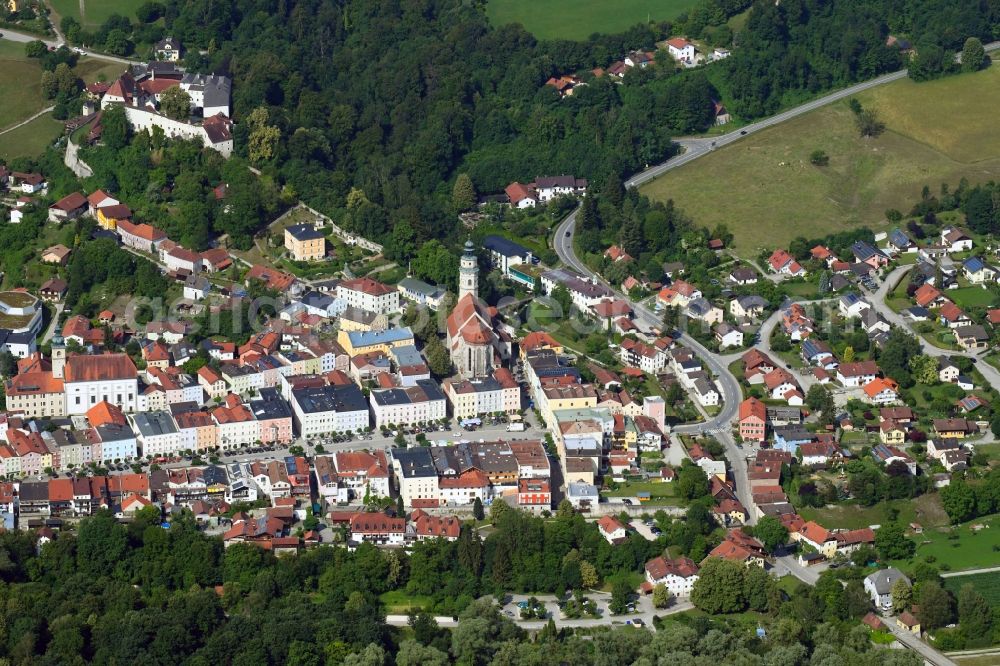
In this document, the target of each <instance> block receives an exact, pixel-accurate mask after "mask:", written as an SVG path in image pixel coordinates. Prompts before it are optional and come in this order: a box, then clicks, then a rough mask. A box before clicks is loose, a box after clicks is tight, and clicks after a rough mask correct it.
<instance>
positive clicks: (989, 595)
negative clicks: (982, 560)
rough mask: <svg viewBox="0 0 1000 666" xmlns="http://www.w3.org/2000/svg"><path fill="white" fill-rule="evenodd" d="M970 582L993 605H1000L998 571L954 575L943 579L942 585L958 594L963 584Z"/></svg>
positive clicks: (999, 575) (999, 576)
mask: <svg viewBox="0 0 1000 666" xmlns="http://www.w3.org/2000/svg"><path fill="white" fill-rule="evenodd" d="M968 584H971V585H972V586H973V587H974V588H976V592H978V593H979V594H981V595H983V597H984V598H985V599H986V601H988V602H990V604H992V605H993V606H994V607H1000V571H993V572H990V573H981V574H972V575H970V576H954V577H950V578H945V579H944V586H945V587H946V588H948V589H949V590H951V591H952V592H954V593H955V595H958V592H959V590H961V589H962V586H963V585H968Z"/></svg>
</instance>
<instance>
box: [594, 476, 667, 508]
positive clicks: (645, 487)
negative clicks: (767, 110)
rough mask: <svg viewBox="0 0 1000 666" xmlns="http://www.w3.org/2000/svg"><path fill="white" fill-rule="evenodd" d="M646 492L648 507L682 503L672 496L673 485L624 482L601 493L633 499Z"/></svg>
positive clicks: (650, 482)
mask: <svg viewBox="0 0 1000 666" xmlns="http://www.w3.org/2000/svg"><path fill="white" fill-rule="evenodd" d="M641 492H648V493H649V502H644V503H643V504H644V505H645V504H648V505H654V504H658V505H671V506H674V505H679V504H683V501H682V500H681V499H680V498H678V497H676V496H675V495H674V484H673V483H653V482H652V481H626V482H625V483H620V484H618V488H617V489H615V490H608V491H602V494H603V495H605V496H607V497H635V496H636V493H641Z"/></svg>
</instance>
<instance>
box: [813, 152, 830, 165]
mask: <svg viewBox="0 0 1000 666" xmlns="http://www.w3.org/2000/svg"><path fill="white" fill-rule="evenodd" d="M809 162H810V163H811V164H812V165H813V166H826V165H827V164H829V163H830V156H829V155H827V154H826V152H825V151H823V150H814V151H812V154H811V155H810V156H809Z"/></svg>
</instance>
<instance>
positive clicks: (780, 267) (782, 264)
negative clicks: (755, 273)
mask: <svg viewBox="0 0 1000 666" xmlns="http://www.w3.org/2000/svg"><path fill="white" fill-rule="evenodd" d="M767 264H768V266H769V267H770V268H771V271H772V272H774V273H778V274H779V275H788V276H790V277H801V276H803V275H805V274H806V269H805V268H803V267H802V265H801V264H800V263H799V262H797V261H796V260H795V258H794V257H793V256H792V255H790V254H789V253H788V251H787V250H783V249H780V248H779V249H777V250H775V251H774V252H772V253H771V256H770V257H769V258H768V260H767Z"/></svg>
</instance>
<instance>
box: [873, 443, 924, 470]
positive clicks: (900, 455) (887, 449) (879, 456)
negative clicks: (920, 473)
mask: <svg viewBox="0 0 1000 666" xmlns="http://www.w3.org/2000/svg"><path fill="white" fill-rule="evenodd" d="M872 457H873V458H875V460H877V461H879V462H880V463H882V464H883V465H885V466H887V467H888V466H889V465H891V464H893V463H895V462H899V463H902V464H903V465H905V466H906V469H907V471H909V473H910V474H911V475H914V476H915V475H916V473H917V463H916V461H915V460H914V459H913V458H911V457H910V456H909V454H907V453H906V452H905V451H903V450H902V449H899V448H897V447H895V446H889V445H887V444H876V445H875V447H874V448H872Z"/></svg>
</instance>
